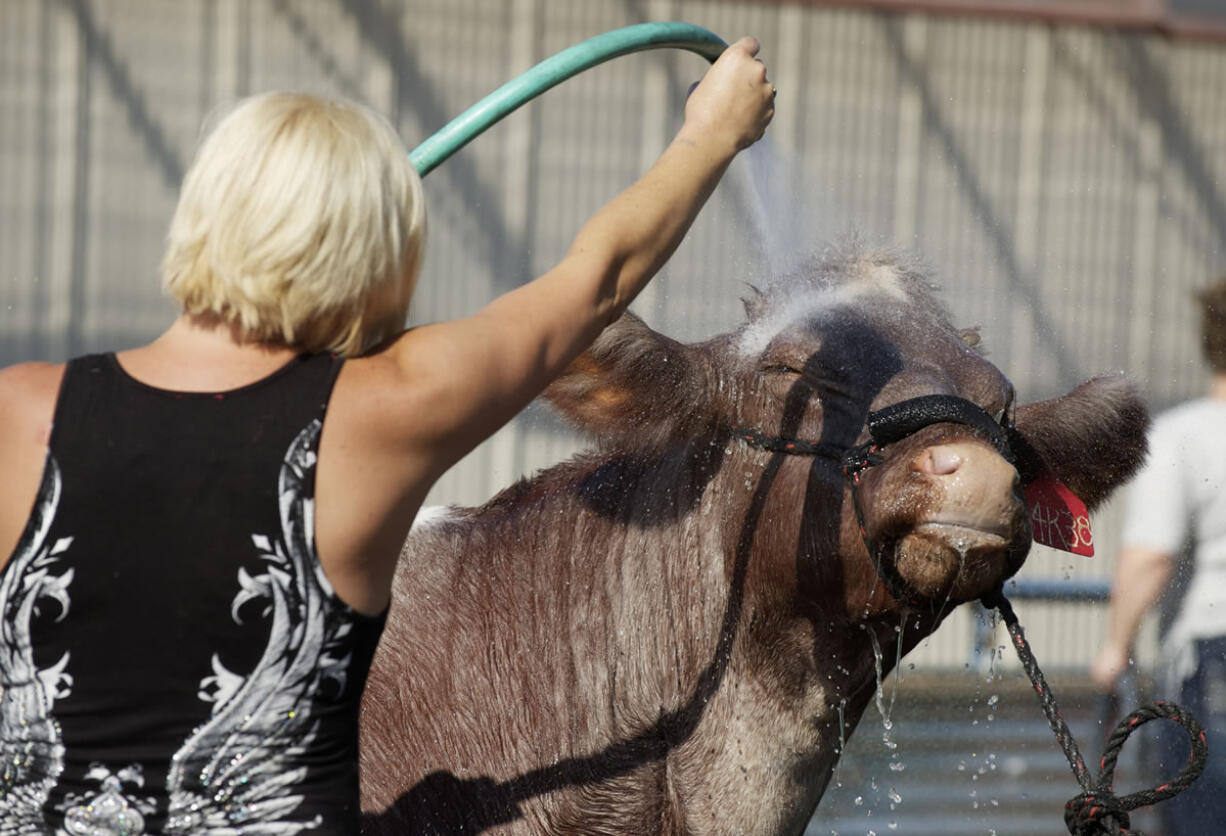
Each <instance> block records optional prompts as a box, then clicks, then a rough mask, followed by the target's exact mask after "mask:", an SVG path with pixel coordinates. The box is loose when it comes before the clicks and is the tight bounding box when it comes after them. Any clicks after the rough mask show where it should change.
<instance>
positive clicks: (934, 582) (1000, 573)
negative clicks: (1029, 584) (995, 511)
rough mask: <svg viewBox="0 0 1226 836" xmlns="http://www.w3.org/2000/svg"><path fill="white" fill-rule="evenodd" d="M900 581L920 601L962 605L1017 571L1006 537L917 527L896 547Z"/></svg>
mask: <svg viewBox="0 0 1226 836" xmlns="http://www.w3.org/2000/svg"><path fill="white" fill-rule="evenodd" d="M894 555H895V567H896V568H897V570H898V574H899V577H900V578H901V579H902V580H903V581H904V582H905V583H906V584H907V585H908V586H909V587H910V588H911V590H912V591H913V592H915V593H916V594H918V595H919V596H920V597H921V598H925V599H928V600H934V599H935V600H942V601H948V602H949V603H951V604H960V603H963V602H965V601H971V600H974V599H976V598H979V597H980V596H982V595H983V594H985V593H986V592H989V591H990V590H992V589H993V588H994V587H995V586H996V585H997V584H999V583H1000V582H1001V580H1002V579H1003V578H1005V577H1006V576H1007V575H1009V574H1012V572H1013V571H1016V569H1017V566H1016V565H1014V564H1015V563H1018V562H1019V561H1018V560H1017V559H1016V558H1015V555H1016V549H1015V548H1014V547H1013V543H1012V542H1011V540H1010V538H1009V536H1008V534H1007V532H1005V531H1002V530H989V529H984V528H978V527H974V526H970V525H966V524H963V523H951V522H938V521H930V522H923V523H919V524H918V525H916V526H915V527H914V528H912V529H911V530H910V531H909V532H908V533H906V534H904V535H903V536H902V537H900V538H899V539H898V540H897V541H896V543H895V553H894Z"/></svg>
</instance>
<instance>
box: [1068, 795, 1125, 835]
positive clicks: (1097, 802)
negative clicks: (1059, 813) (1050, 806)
mask: <svg viewBox="0 0 1226 836" xmlns="http://www.w3.org/2000/svg"><path fill="white" fill-rule="evenodd" d="M1064 824H1065V826H1066V827H1067V828H1068V832H1069V833H1070V834H1072V836H1127V834H1128V833H1129V830H1128V827H1129V820H1128V811H1127V810H1126V809H1125V808H1124V807H1123V806H1122V805H1121V804H1120V800H1119V799H1118V798H1116V797H1115V794H1114V793H1112V792H1083V793H1082V794H1081V795H1079V796H1077V797H1075V798H1071V799H1069V801H1068V803H1067V804H1065V805H1064Z"/></svg>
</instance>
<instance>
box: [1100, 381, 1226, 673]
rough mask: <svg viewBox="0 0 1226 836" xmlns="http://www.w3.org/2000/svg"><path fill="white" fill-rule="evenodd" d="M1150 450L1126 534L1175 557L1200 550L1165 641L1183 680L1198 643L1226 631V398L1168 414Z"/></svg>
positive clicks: (1134, 488) (1133, 492) (1132, 542)
mask: <svg viewBox="0 0 1226 836" xmlns="http://www.w3.org/2000/svg"><path fill="white" fill-rule="evenodd" d="M1149 448H1150V451H1149V459H1148V461H1147V462H1146V464H1145V466H1144V467H1143V468H1142V469H1141V472H1140V473H1139V474H1137V477H1136V478H1135V479H1134V480H1133V482H1132V484H1131V485H1130V486H1129V491H1128V499H1127V505H1126V510H1127V518H1126V521H1125V523H1124V538H1123V539H1124V545H1125V546H1126V547H1130V546H1131V547H1143V548H1151V549H1157V550H1159V551H1163V552H1166V553H1168V554H1170V555H1171V556H1172V558H1175V557H1178V555H1179V554H1180V551H1181V549H1182V548H1183V547H1184V545H1185V544H1188V545H1190V546H1191V548H1192V552H1191V561H1192V570H1193V576H1192V581H1191V583H1190V585H1189V586H1188V589H1187V592H1186V595H1185V597H1184V599H1183V601H1182V603H1181V604H1180V608H1179V612H1178V614H1177V615H1176V617H1175V620H1174V622H1173V623H1172V624H1171V628H1170V630H1169V631H1168V633H1167V635H1166V638H1165V640H1164V642H1163V649H1164V653H1166V654H1171V655H1169V656H1168V659H1171V661H1173V662H1175V668H1176V670H1175V671H1174V672H1173V673H1174V674H1175V676H1176V678H1177V680H1181V679H1183V677H1184V676H1186V675H1187V674H1188V673H1190V672H1191V668H1194V667H1195V664H1196V663H1195V658H1194V657H1191V656H1190V653H1191V644H1192V641H1193V640H1194V639H1197V638H1205V637H1209V636H1223V635H1226V401H1221V400H1209V399H1208V398H1201V399H1198V400H1194V401H1189V402H1187V403H1185V404H1182V405H1180V406H1177V407H1175V408H1174V409H1171V410H1169V411H1168V412H1165V413H1163V414H1162V415H1161V416H1159V417H1158V419H1157V420H1156V421H1155V422H1154V426H1153V429H1152V430H1151V432H1150V437H1149ZM1176 657H1180V658H1176Z"/></svg>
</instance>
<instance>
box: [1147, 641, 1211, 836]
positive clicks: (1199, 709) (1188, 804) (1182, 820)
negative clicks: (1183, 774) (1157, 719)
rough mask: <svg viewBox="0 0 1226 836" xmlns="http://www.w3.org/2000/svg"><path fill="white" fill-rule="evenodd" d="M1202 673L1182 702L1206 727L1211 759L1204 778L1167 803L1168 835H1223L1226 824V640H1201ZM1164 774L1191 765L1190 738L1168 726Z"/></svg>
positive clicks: (1164, 807)
mask: <svg viewBox="0 0 1226 836" xmlns="http://www.w3.org/2000/svg"><path fill="white" fill-rule="evenodd" d="M1196 653H1197V668H1196V673H1195V675H1193V676H1192V677H1191V678H1190V679H1189V680H1188V681H1187V682H1186V683H1184V686H1183V688H1182V689H1181V691H1180V694H1179V696H1178V698H1177V700H1176V701H1177V702H1178V703H1179V704H1180V705H1182V706H1183V707H1184V708H1186V709H1187V710H1188V711H1190V712H1192V714H1193V715H1195V717H1196V719H1197V720H1199V721H1200V722H1201V725H1203V726H1204V727H1205V734H1206V737H1207V740H1208V744H1209V757H1208V760H1207V761H1206V763H1205V771H1204V772H1203V773H1201V777H1200V779H1199V780H1198V781H1197V782H1196V783H1195V784H1193V785H1192V786H1191V787H1189V788H1188V789H1187V790H1185V791H1184V792H1183V793H1181V794H1180V795H1178V796H1176V797H1175V798H1172V799H1170V800H1169V801H1165V802H1163V803H1162V804H1161V805H1160V807H1161V809H1162V811H1163V814H1164V816H1163V820H1164V821H1165V822H1166V828H1167V834H1168V836H1205V834H1209V833H1220V832H1222V830H1221V829H1222V827H1223V825H1222V823H1223V822H1226V637H1223V638H1215V639H1208V640H1202V641H1198V642H1197V644H1196ZM1161 725H1162V726H1163V729H1162V746H1161V750H1160V751H1161V753H1162V754H1161V757H1160V758H1159V761H1160V765H1159V774H1160V775H1161V776H1162V777H1163V778H1166V779H1170V778H1174V777H1175V776H1176V775H1177V774H1178V773H1179V772H1180V770H1182V769H1183V768H1184V766H1186V765H1187V762H1188V753H1189V751H1190V748H1189V744H1188V737H1187V734H1186V733H1184V731H1183V730H1182V729H1180V728H1179V727H1178V726H1177V725H1175V724H1174V723H1168V722H1163V723H1162V724H1161Z"/></svg>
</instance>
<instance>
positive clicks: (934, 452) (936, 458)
mask: <svg viewBox="0 0 1226 836" xmlns="http://www.w3.org/2000/svg"><path fill="white" fill-rule="evenodd" d="M962 461H963V460H962V456H961V455H959V454H958V452H957V451H956V450H954V449H953V448H952V447H948V446H944V445H942V446H939V447H929V448H928V449H927V450H925V451H924V452H923V454H922V455H921V456H920V461H919V466H920V470H921V471H923V472H924V473H928V474H931V475H933V476H948V475H950V474H951V473H956V472H957V470H958V468H960V467H962Z"/></svg>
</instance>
